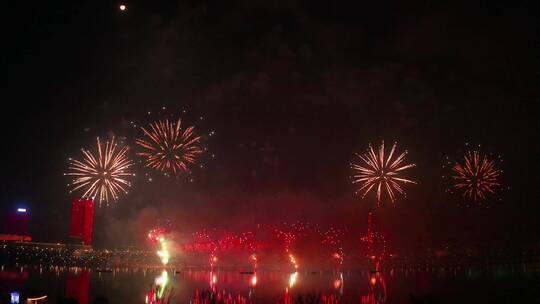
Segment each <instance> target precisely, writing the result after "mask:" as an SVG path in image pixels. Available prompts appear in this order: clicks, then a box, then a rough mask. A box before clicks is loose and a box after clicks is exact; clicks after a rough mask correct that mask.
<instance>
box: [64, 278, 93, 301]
mask: <svg viewBox="0 0 540 304" xmlns="http://www.w3.org/2000/svg"><path fill="white" fill-rule="evenodd" d="M89 290H90V275H89V273H88V270H81V271H78V270H76V271H74V272H68V274H67V277H66V298H72V299H75V300H76V301H77V302H78V303H79V304H88V295H89Z"/></svg>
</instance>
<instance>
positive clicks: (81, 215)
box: [69, 198, 94, 245]
mask: <svg viewBox="0 0 540 304" xmlns="http://www.w3.org/2000/svg"><path fill="white" fill-rule="evenodd" d="M93 226H94V200H92V199H83V198H80V199H73V201H72V202H71V224H70V226H69V236H70V237H72V238H76V239H79V240H81V241H82V242H83V243H84V245H92V230H93Z"/></svg>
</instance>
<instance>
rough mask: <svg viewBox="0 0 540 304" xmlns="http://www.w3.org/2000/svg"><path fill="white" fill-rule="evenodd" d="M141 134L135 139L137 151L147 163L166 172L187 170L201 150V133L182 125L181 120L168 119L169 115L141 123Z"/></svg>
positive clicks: (173, 172)
mask: <svg viewBox="0 0 540 304" xmlns="http://www.w3.org/2000/svg"><path fill="white" fill-rule="evenodd" d="M141 130H142V131H143V134H144V137H143V138H139V139H137V140H136V141H135V143H136V144H137V145H138V146H140V148H141V152H138V153H137V154H138V155H139V156H141V157H143V158H144V162H145V165H146V167H149V168H152V169H155V170H158V171H161V172H163V173H166V174H178V173H189V172H190V170H189V165H193V164H195V162H196V159H197V157H198V156H199V155H200V154H201V153H202V152H203V148H202V147H201V146H200V140H201V136H199V135H197V134H196V133H195V130H194V127H193V126H191V127H187V128H182V121H181V120H180V119H178V121H177V122H176V123H175V122H170V121H169V120H168V119H165V120H160V121H155V122H153V123H150V124H149V125H148V127H146V128H145V127H141Z"/></svg>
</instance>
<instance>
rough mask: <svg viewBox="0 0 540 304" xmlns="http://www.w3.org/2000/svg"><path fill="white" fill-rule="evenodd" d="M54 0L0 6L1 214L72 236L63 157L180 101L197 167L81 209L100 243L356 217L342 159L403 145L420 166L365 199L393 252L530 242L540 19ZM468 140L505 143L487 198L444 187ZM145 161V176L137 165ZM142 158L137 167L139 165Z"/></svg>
mask: <svg viewBox="0 0 540 304" xmlns="http://www.w3.org/2000/svg"><path fill="white" fill-rule="evenodd" d="M124 3H125V4H126V5H127V10H126V11H124V12H122V11H120V10H119V8H118V6H119V4H120V3H119V2H115V1H82V2H81V1H57V2H54V3H52V2H40V3H21V4H18V7H13V8H12V9H10V10H8V11H10V12H9V13H8V14H11V18H10V19H9V22H8V25H7V26H6V30H7V32H8V33H7V34H6V35H5V36H4V39H3V40H4V42H7V43H6V44H5V47H4V49H3V52H5V54H4V56H2V57H3V58H2V60H3V61H4V64H3V66H6V67H7V70H5V75H6V76H7V78H9V80H8V81H7V83H6V84H7V85H6V87H7V90H5V91H4V93H3V96H4V98H2V99H3V109H2V116H3V118H2V120H1V124H2V129H3V130H4V132H3V135H4V138H3V140H2V154H3V156H4V157H3V160H4V162H3V165H2V174H1V175H0V179H1V183H0V185H1V188H0V189H1V191H0V199H1V204H2V210H3V211H4V212H5V211H6V210H7V209H9V208H13V207H14V206H17V205H25V206H27V207H28V208H29V209H30V212H31V234H32V235H33V236H34V239H36V240H43V241H61V240H63V239H64V238H65V236H66V234H67V227H68V220H67V219H68V217H69V208H70V200H71V198H72V196H71V195H70V194H68V191H67V188H66V183H67V182H68V180H67V179H66V177H65V176H63V173H64V172H66V170H67V165H68V163H67V159H68V158H69V157H77V156H78V155H79V149H80V148H81V147H91V146H92V145H93V144H94V140H95V137H96V136H101V137H106V136H108V135H110V134H114V135H116V136H126V138H127V140H128V141H130V140H132V139H133V137H134V136H135V135H136V134H134V131H133V129H132V128H130V127H129V122H130V121H132V120H133V121H137V122H146V120H147V117H146V112H147V111H156V110H158V109H160V108H161V107H162V106H165V107H167V111H168V112H169V114H172V115H174V114H176V113H178V114H179V113H180V109H182V108H186V109H188V113H187V114H186V119H188V120H189V118H192V121H194V122H196V117H198V116H204V120H203V122H202V123H201V124H200V130H201V131H205V132H206V131H210V130H213V131H215V132H216V136H215V137H213V138H212V139H210V140H209V141H208V150H209V153H213V154H215V155H216V157H215V158H214V159H212V160H209V161H205V162H204V166H205V167H204V168H202V169H201V168H198V169H196V170H194V174H193V178H194V179H195V181H194V182H192V183H190V182H186V181H185V180H183V179H179V180H175V179H158V180H157V181H154V182H152V183H148V182H145V181H143V180H142V178H141V176H142V174H138V175H139V177H138V178H137V179H136V180H135V182H134V186H133V188H132V189H131V191H130V194H129V195H127V196H124V197H122V198H121V199H120V200H119V202H118V204H115V205H114V206H113V207H108V208H100V209H98V211H97V214H96V231H95V232H96V244H97V246H110V245H111V244H112V243H113V242H115V244H116V245H118V246H126V245H130V244H135V245H137V244H138V242H139V240H140V238H139V236H140V235H143V237H144V231H145V229H147V228H148V227H149V226H151V225H154V224H155V222H156V220H157V219H160V218H169V219H171V220H173V221H175V222H176V225H177V227H179V229H180V230H182V229H185V230H189V229H197V228H200V227H203V226H215V227H223V226H226V227H242V226H246V225H252V224H254V223H258V222H277V221H283V220H289V221H291V220H296V219H301V220H309V221H315V222H318V223H320V224H321V225H331V224H338V225H349V226H350V227H358V229H363V227H365V218H366V214H367V210H369V209H373V208H375V205H376V204H375V201H374V199H373V197H371V198H367V199H365V200H360V199H359V198H358V197H355V196H354V195H353V193H354V187H353V186H352V185H351V184H350V182H349V179H348V177H349V175H350V174H351V171H350V169H349V162H350V161H351V160H352V159H353V155H354V153H355V152H362V151H363V150H364V149H365V148H366V147H367V145H368V143H370V142H371V143H374V144H377V143H380V141H381V140H383V139H384V140H386V142H387V143H391V142H393V141H395V140H397V141H398V143H399V144H398V147H399V148H400V150H402V149H407V150H408V151H409V155H408V159H409V160H411V161H412V162H415V163H416V164H417V168H414V169H411V170H410V172H408V174H409V176H411V177H414V178H415V179H416V180H418V182H419V184H418V185H412V186H409V187H408V188H407V189H408V191H407V192H408V196H407V198H400V199H399V200H398V202H397V204H396V206H392V205H391V204H386V205H384V206H383V207H382V208H380V209H377V211H376V213H377V217H378V219H379V220H380V221H381V225H382V226H383V227H385V229H386V230H387V231H388V233H389V234H390V235H391V236H392V239H393V243H394V244H395V246H396V247H397V248H400V249H414V248H418V247H422V246H428V245H429V244H439V243H441V242H445V241H447V240H456V239H465V240H470V241H471V242H484V241H487V242H488V243H489V242H497V244H498V245H500V246H504V244H506V243H507V242H511V243H512V244H527V243H529V242H534V241H535V240H537V237H536V236H537V235H538V233H540V229H539V228H538V227H539V226H538V225H537V220H538V214H539V212H540V209H539V207H538V206H539V205H538V203H539V202H538V197H539V195H538V194H539V191H538V182H539V180H538V177H537V174H536V171H537V170H538V168H539V167H540V166H539V162H538V156H539V146H538V142H539V137H538V131H539V128H538V118H537V117H538V115H537V113H536V112H535V111H533V108H534V104H535V103H538V85H539V82H538V79H539V78H538V76H539V74H538V67H539V63H540V60H539V58H540V57H539V56H538V52H537V49H538V46H539V45H540V44H539V43H538V28H537V25H538V22H537V19H535V18H533V16H532V13H533V10H532V9H531V8H529V7H526V6H517V5H508V4H505V3H504V2H502V1H489V2H482V3H478V4H475V5H472V6H471V5H470V3H469V5H467V6H453V7H447V6H443V5H438V4H437V3H433V2H429V1H417V2H416V3H411V2H407V3H405V2H403V1H370V2H366V3H362V2H361V1H351V2H350V3H345V2H342V1H336V3H333V2H326V3H324V4H321V5H315V4H310V2H308V1H283V3H282V4H278V1H253V0H251V1H221V2H220V3H218V4H216V3H213V2H206V1H179V2H175V1H145V2H143V1H126V2H124ZM465 142H471V143H475V144H478V143H480V144H482V145H483V146H484V148H485V149H486V151H490V152H493V153H496V154H501V155H502V156H503V157H504V167H503V169H504V179H503V180H504V182H505V184H507V185H508V186H510V190H509V191H507V192H506V193H504V195H502V201H495V202H493V203H492V204H490V206H491V208H479V207H478V208H477V207H472V208H462V207H458V206H457V205H456V203H455V202H454V201H453V199H452V198H450V197H448V196H447V195H444V194H443V193H442V190H441V189H442V188H443V187H444V185H443V184H442V182H441V179H440V176H441V174H442V173H441V164H442V160H443V159H444V157H445V156H447V155H451V156H455V155H456V154H457V153H458V151H460V149H462V148H463V146H464V143H465ZM137 173H140V172H137ZM141 173H142V172H141Z"/></svg>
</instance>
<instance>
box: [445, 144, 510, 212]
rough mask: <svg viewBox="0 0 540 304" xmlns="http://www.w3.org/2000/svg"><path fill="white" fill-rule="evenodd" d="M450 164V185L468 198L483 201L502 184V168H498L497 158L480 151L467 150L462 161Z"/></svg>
mask: <svg viewBox="0 0 540 304" xmlns="http://www.w3.org/2000/svg"><path fill="white" fill-rule="evenodd" d="M449 165H450V169H451V175H450V179H451V185H450V187H451V189H453V190H457V191H460V192H461V193H462V195H463V197H464V198H466V199H470V200H473V201H474V202H479V201H483V200H485V199H486V197H487V195H489V194H495V192H496V191H497V190H498V189H500V188H501V186H502V185H501V182H500V180H499V179H500V177H501V174H502V170H499V169H497V168H496V165H495V159H492V158H490V157H488V156H487V155H486V154H482V153H480V152H479V151H467V152H466V153H465V155H464V156H463V161H462V162H449Z"/></svg>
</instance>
